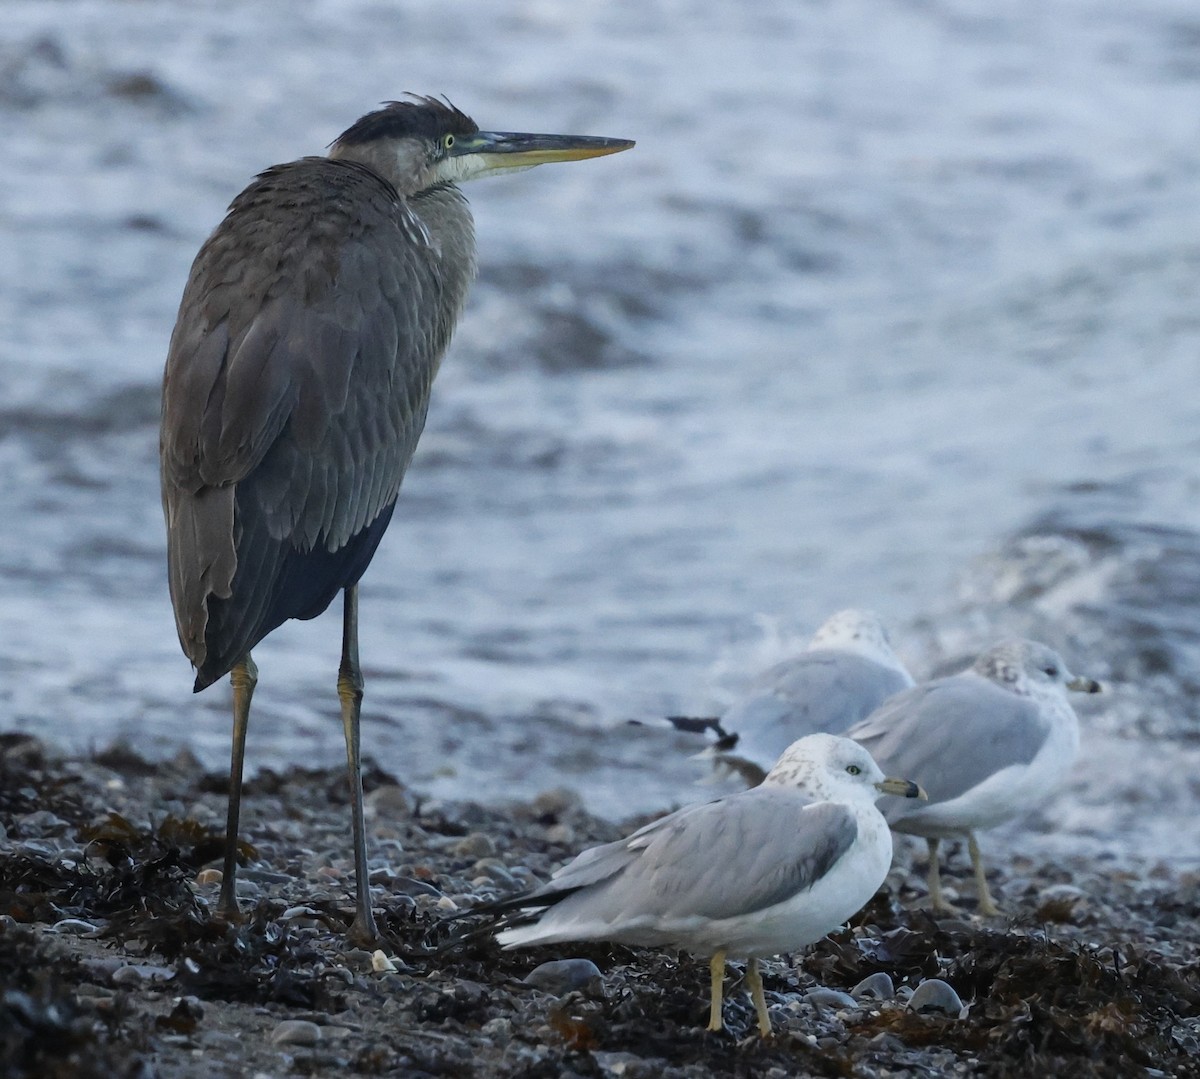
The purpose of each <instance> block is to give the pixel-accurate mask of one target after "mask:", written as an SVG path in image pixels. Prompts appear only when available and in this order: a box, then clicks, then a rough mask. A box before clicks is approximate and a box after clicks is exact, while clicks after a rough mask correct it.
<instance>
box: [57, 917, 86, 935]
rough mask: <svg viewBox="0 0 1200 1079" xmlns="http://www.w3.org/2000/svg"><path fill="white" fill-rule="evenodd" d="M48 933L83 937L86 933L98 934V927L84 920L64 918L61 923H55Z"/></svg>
mask: <svg viewBox="0 0 1200 1079" xmlns="http://www.w3.org/2000/svg"><path fill="white" fill-rule="evenodd" d="M48 931H49V932H51V933H62V934H63V935H64V936H68V937H82V936H83V935H84V934H85V933H94V932H96V927H95V926H94V925H92V923H91V922H85V921H84V920H83V919H82V918H64V919H63V920H62V921H61V922H55V923H54V924H53V925H52V926H51V927H50V929H49V930H48Z"/></svg>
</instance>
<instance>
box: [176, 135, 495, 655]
mask: <svg viewBox="0 0 1200 1079" xmlns="http://www.w3.org/2000/svg"><path fill="white" fill-rule="evenodd" d="M463 212H464V213H465V212H466V211H465V209H464V211H463ZM467 220H468V221H469V217H468V218H467ZM427 240H428V237H427V236H426V235H425V234H424V230H423V228H422V226H421V224H420V222H419V221H418V220H417V219H416V218H415V216H414V215H413V214H412V212H411V210H410V209H409V208H408V207H407V205H405V204H404V203H403V202H402V200H399V199H398V196H396V194H395V192H394V191H393V190H392V189H391V188H390V186H388V185H387V184H386V183H384V182H383V181H382V180H380V179H379V178H378V177H375V176H374V175H373V174H371V173H370V172H369V171H368V170H366V169H363V168H361V167H358V166H353V165H349V164H347V163H344V162H332V161H328V160H326V159H323V158H308V159H305V160H303V161H299V162H294V163H292V164H290V165H283V166H277V167H276V168H274V169H270V170H268V171H267V172H265V173H263V174H262V176H260V177H259V178H258V180H256V181H255V183H253V184H251V186H250V187H248V188H247V189H246V191H244V192H243V193H242V194H241V195H240V196H238V198H237V199H235V200H234V202H233V204H232V206H231V207H230V210H229V213H228V215H227V216H226V218H225V220H224V221H223V222H222V224H221V225H220V226H219V227H218V228H217V230H216V231H215V232H214V233H213V235H212V236H211V237H210V238H209V240H208V241H207V242H206V243H205V245H204V246H203V247H202V248H201V250H200V253H199V254H198V255H197V257H196V261H195V263H194V265H193V267H192V273H191V276H190V278H189V281H188V285H187V287H186V289H185V291H184V296H183V301H182V303H181V305H180V311H179V318H178V321H177V323H176V327H175V333H174V334H173V336H172V340H171V346H170V350H169V353H168V358H167V365H166V372H165V376H164V384H163V421H162V439H161V452H162V481H163V500H164V505H165V508H166V512H167V522H168V562H169V567H170V581H171V592H172V599H173V601H174V604H175V609H176V619H177V622H178V625H179V631H180V639H181V642H182V643H183V645H184V650H185V651H186V652H187V653H188V655H189V656H190V657H191V658H192V660H193V662H194V663H196V664H197V666H200V665H201V664H202V663H203V662H204V659H205V655H206V652H207V650H208V646H207V644H206V641H205V628H206V626H207V622H208V600H209V597H210V596H216V597H218V598H219V599H229V598H230V597H231V596H232V594H233V592H234V576H235V571H237V570H238V569H239V567H243V568H242V570H241V572H238V573H237V576H238V582H237V591H238V593H239V596H238V600H237V603H238V606H239V609H238V610H237V611H236V612H234V616H233V617H230V618H228V619H226V621H227V622H228V623H229V625H228V626H227V627H226V628H225V630H224V632H225V633H227V634H228V635H231V636H232V637H234V638H236V639H238V640H239V645H238V647H239V648H242V651H243V652H244V650H245V649H248V648H249V647H251V646H252V645H253V643H255V640H256V639H257V638H256V637H255V633H256V628H261V626H258V627H256V619H257V620H259V621H261V619H260V617H259V616H261V615H262V612H263V611H264V609H265V608H266V607H268V606H269V605H270V601H269V599H268V598H264V597H265V596H267V593H268V592H269V589H270V587H271V582H272V579H273V575H274V574H276V573H277V572H278V568H279V565H280V563H281V560H282V558H283V557H284V553H285V552H286V550H287V549H288V548H289V547H290V548H293V549H296V550H300V551H308V550H312V549H314V548H316V547H318V546H320V547H323V548H325V549H326V550H329V551H336V550H337V549H339V548H340V547H341V546H343V545H345V544H346V543H347V541H348V540H349V539H350V537H352V536H354V535H356V534H357V533H359V532H361V531H362V530H363V529H364V528H365V527H366V526H368V525H369V524H370V523H371V522H372V521H374V520H375V519H376V518H378V517H379V516H380V514H381V513H382V512H383V510H384V509H386V508H387V507H389V506H390V504H391V503H392V501H393V500H394V499H395V497H396V491H397V489H398V487H399V484H400V480H401V478H402V476H403V473H404V470H405V468H406V467H407V465H408V462H409V460H410V459H411V457H412V453H413V450H414V449H415V447H416V441H417V438H418V437H419V435H420V432H421V428H422V426H423V424H424V420H425V412H426V408H427V406H428V399H429V389H430V384H431V382H432V379H433V375H434V373H435V372H436V369H437V362H438V360H439V359H440V356H441V352H442V351H443V350H444V348H445V345H446V342H447V340H448V338H449V333H450V331H451V329H452V326H453V321H454V318H455V317H456V316H457V313H458V308H459V307H460V306H461V302H462V298H463V295H465V288H466V283H467V280H468V279H469V276H470V272H471V270H472V269H473V267H464V268H463V273H464V275H465V276H463V279H462V280H461V281H459V280H457V279H456V280H455V281H453V282H448V281H447V280H446V279H445V275H444V273H443V271H442V268H441V262H440V259H439V257H438V253H437V252H436V251H434V250H432V249H431V248H430V247H429V246H428V243H427V242H426V241H427ZM235 507H236V512H235ZM235 518H236V520H235ZM243 608H244V609H243ZM289 616H290V615H289ZM239 635H240V636H239ZM243 645H244V648H243V647H242V646H243ZM233 658H234V660H236V659H237V658H238V655H234V657H233Z"/></svg>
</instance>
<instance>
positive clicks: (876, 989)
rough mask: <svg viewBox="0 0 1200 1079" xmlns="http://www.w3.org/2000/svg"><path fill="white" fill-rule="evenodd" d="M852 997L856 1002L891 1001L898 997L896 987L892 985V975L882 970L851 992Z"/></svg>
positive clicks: (860, 983) (864, 980) (865, 979)
mask: <svg viewBox="0 0 1200 1079" xmlns="http://www.w3.org/2000/svg"><path fill="white" fill-rule="evenodd" d="M850 995H851V996H852V997H854V998H855V999H856V1000H891V999H892V997H894V996H895V995H896V987H895V986H894V985H892V979H891V977H890V975H888V974H886V973H885V972H884V971H882V970H880V971H877V972H876V973H875V974H872V975H870V976H869V977H867V978H864V979H863V980H862V981H861V982H859V983H858V985H856V986H855V987H854V988H853V989H851V990H850Z"/></svg>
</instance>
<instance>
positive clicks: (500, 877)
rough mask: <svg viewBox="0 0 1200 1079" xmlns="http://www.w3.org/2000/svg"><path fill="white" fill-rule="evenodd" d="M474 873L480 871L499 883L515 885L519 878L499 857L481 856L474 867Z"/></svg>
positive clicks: (472, 870) (472, 868)
mask: <svg viewBox="0 0 1200 1079" xmlns="http://www.w3.org/2000/svg"><path fill="white" fill-rule="evenodd" d="M471 872H472V873H480V874H483V875H485V876H486V877H488V879H489V880H493V881H495V882H496V883H497V884H507V885H510V886H511V885H515V884H516V883H517V878H516V877H514V876H513V875H512V874H511V873H510V872H509V871H508V866H506V865H505V864H504V863H503V862H502V861H500V859H499V858H480V859H479V861H477V862H476V863H475V864H474V865H473V866H472V867H471Z"/></svg>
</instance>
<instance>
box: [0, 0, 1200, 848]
mask: <svg viewBox="0 0 1200 1079" xmlns="http://www.w3.org/2000/svg"><path fill="white" fill-rule="evenodd" d="M501 8H502V9H503V10H500V9H501ZM5 18H6V22H7V24H8V25H7V32H6V34H5V36H4V38H3V40H2V41H0V137H2V138H3V143H4V146H5V154H4V155H3V157H2V158H0V236H2V244H3V249H4V251H5V257H4V258H3V259H0V327H2V329H3V333H2V334H0V391H2V396H0V510H2V511H3V517H4V527H3V533H2V534H3V543H0V679H2V681H0V727H3V728H9V729H11V728H17V729H31V730H36V731H39V732H43V733H51V734H52V735H53V736H55V737H57V738H58V739H59V740H61V741H62V742H63V743H65V744H67V745H72V746H85V745H89V744H97V743H104V742H107V741H109V740H111V739H112V738H113V737H115V736H125V737H128V738H130V739H131V740H135V741H136V742H137V743H138V744H139V745H141V746H142V747H143V748H144V749H146V750H147V751H149V752H153V753H168V752H171V751H173V750H174V749H175V748H176V747H178V746H179V745H180V744H181V743H186V744H188V745H190V746H192V747H193V748H194V749H195V750H196V751H198V752H199V753H200V754H201V755H202V756H203V757H204V758H205V760H206V761H208V762H209V763H210V764H212V765H214V766H220V765H222V764H223V762H224V760H225V757H226V754H227V742H228V728H229V720H228V716H227V700H226V692H227V691H226V690H224V689H222V688H217V689H213V690H210V691H209V692H208V693H206V694H204V695H202V696H199V697H193V696H192V695H191V694H190V692H189V690H190V682H191V679H190V675H189V671H188V667H187V664H186V661H185V660H184V659H183V657H182V655H181V654H180V652H179V649H178V645H177V642H176V640H175V634H174V626H173V623H172V619H171V613H170V607H169V601H168V599H167V594H166V587H165V580H164V570H163V558H164V552H163V530H162V525H161V520H160V510H159V504H158V493H157V473H156V468H157V465H156V423H157V408H158V384H159V380H160V377H161V368H162V362H163V357H164V353H165V348H166V342H167V339H168V336H169V334H170V329H171V326H172V324H173V320H174V316H175V308H176V305H177V303H178V299H179V294H180V291H181V290H182V286H183V282H184V280H185V278H186V275H187V270H188V266H189V264H190V261H191V259H192V257H193V255H194V254H195V251H196V249H197V247H198V246H199V244H200V243H201V241H202V240H203V238H204V236H205V235H206V234H207V232H208V231H209V230H210V229H211V228H212V227H213V226H214V225H215V224H216V222H217V221H218V220H219V219H220V217H221V215H222V213H223V210H224V207H225V205H226V204H227V203H228V201H229V200H230V199H231V198H232V197H233V195H235V194H236V193H237V192H238V191H239V190H240V189H241V188H242V187H243V186H244V185H245V183H246V182H247V181H248V180H249V178H250V177H251V176H252V175H253V174H254V172H256V171H257V170H259V169H260V168H262V167H264V166H266V165H268V164H271V163H273V162H276V161H282V160H288V159H291V158H294V157H298V156H301V155H304V154H308V153H317V152H321V150H322V148H323V147H324V146H325V144H326V143H328V142H329V141H330V139H332V138H333V137H334V136H335V135H336V134H337V133H338V132H339V131H340V130H342V129H343V128H344V127H346V126H347V125H348V124H349V123H350V122H351V121H352V120H353V119H354V118H356V117H357V116H358V115H359V114H361V113H362V112H364V111H366V110H367V109H369V108H370V107H372V106H373V105H374V103H376V102H377V101H380V100H383V99H387V98H394V97H396V96H398V95H400V94H401V93H403V92H405V91H408V90H413V91H419V92H429V93H442V92H444V93H446V94H448V95H449V96H450V97H451V98H452V99H453V100H454V101H455V103H456V104H458V105H460V106H461V107H462V108H464V109H465V110H466V111H467V112H469V113H471V114H472V115H473V116H474V117H475V119H476V120H477V121H479V122H480V124H481V125H482V126H484V127H493V128H502V129H510V130H512V129H516V130H548V131H574V132H580V133H591V134H606V135H616V136H625V137H630V138H635V139H637V140H638V146H637V148H636V150H634V151H633V152H631V153H628V154H623V155H620V156H619V157H613V158H606V159H603V160H599V161H593V162H586V163H581V164H578V165H570V166H558V167H553V168H548V169H538V170H536V171H534V172H532V173H526V174H522V175H520V176H514V177H509V178H504V179H499V180H494V181H490V182H488V183H486V184H485V183H480V184H477V185H473V186H471V187H469V188H468V189H467V193H468V195H469V197H470V198H471V201H472V204H473V206H474V209H475V215H476V220H477V231H478V238H479V249H480V262H481V266H482V272H481V277H480V280H479V282H478V284H477V286H476V288H475V290H474V292H473V294H472V298H471V302H470V306H469V309H468V311H467V314H466V316H465V318H464V320H463V322H462V324H461V326H460V328H459V331H458V335H457V338H456V340H455V342H454V344H453V346H452V348H451V353H450V356H449V357H448V359H447V362H446V363H445V365H444V367H443V369H442V373H441V374H440V376H439V380H438V384H437V387H436V390H435V400H434V405H433V409H432V412H431V415H430V419H429V424H428V427H427V429H426V432H425V436H424V439H423V441H422V443H421V447H420V450H419V452H418V454H417V457H416V460H415V461H414V463H413V467H412V469H411V470H410V472H409V475H408V477H407V479H406V481H405V487H404V490H403V492H402V496H401V504H400V509H399V510H398V512H397V514H396V518H395V523H394V525H393V527H392V529H391V531H390V533H389V535H388V537H387V539H386V540H385V542H384V544H383V546H382V548H381V549H380V552H379V554H378V556H377V557H376V559H375V562H374V564H373V565H372V567H371V570H370V572H369V573H368V575H367V577H366V578H365V580H364V582H363V588H362V615H363V627H362V637H363V656H364V664H365V666H366V674H367V679H368V686H367V697H366V703H365V713H364V723H365V729H364V744H365V747H366V749H367V751H368V753H369V754H371V755H373V756H375V757H376V758H377V759H378V760H379V761H380V763H381V764H382V765H383V766H384V767H385V768H387V769H389V770H391V771H393V772H395V773H396V774H398V775H400V776H401V777H403V778H404V779H406V780H408V781H410V782H412V783H414V784H416V785H418V786H420V787H422V788H424V789H426V790H431V791H433V792H435V793H437V794H446V795H457V796H462V795H469V796H475V797H486V798H498V797H503V796H505V795H507V794H509V793H514V794H529V793H532V792H534V791H536V790H539V789H542V788H545V787H548V786H553V785H555V784H560V783H566V784H569V785H573V786H577V787H579V788H580V789H581V790H583V791H584V793H585V795H586V796H587V798H588V800H589V802H590V803H591V804H592V805H593V806H595V807H596V808H598V809H600V810H602V811H606V812H611V813H615V814H622V813H626V812H629V811H632V810H634V809H642V808H649V807H653V806H657V805H662V804H664V803H666V802H669V801H672V800H677V799H680V798H691V797H695V796H697V795H698V794H699V793H703V792H702V791H696V790H695V789H694V788H693V787H692V786H691V780H692V778H693V777H694V776H695V775H696V768H695V765H693V764H691V763H689V762H688V761H687V760H686V759H685V756H686V754H685V749H686V747H685V745H684V744H683V743H680V742H673V741H671V740H669V739H667V738H666V736H665V735H655V734H653V733H650V732H643V733H642V735H641V737H640V738H639V737H635V736H634V735H633V733H631V732H630V731H628V730H627V729H625V728H623V727H622V726H621V724H622V722H623V721H624V720H625V719H627V718H631V717H643V718H645V717H653V716H656V715H660V714H662V713H664V712H668V711H670V712H676V711H691V712H696V711H705V710H710V709H714V708H718V707H720V706H721V705H723V704H724V703H727V702H728V701H729V700H730V699H731V696H732V695H733V694H735V693H736V692H737V690H738V688H739V686H740V685H742V684H744V682H745V680H746V679H747V677H748V676H749V675H750V674H751V673H753V670H754V668H755V666H757V665H760V664H761V663H763V662H765V661H767V660H768V659H770V658H774V656H775V654H777V653H778V652H779V651H780V650H781V649H784V648H786V646H787V644H788V642H789V641H794V640H795V639H797V638H798V637H802V636H803V635H804V634H805V633H807V632H808V631H809V630H810V629H811V628H812V627H813V626H814V625H815V624H816V623H818V622H819V621H821V620H822V619H823V618H824V617H825V616H826V615H827V614H828V613H829V612H830V611H832V610H833V609H835V608H837V607H841V606H846V605H851V604H855V605H868V606H872V607H874V608H876V609H877V610H879V611H880V612H881V613H883V614H884V616H885V617H886V618H887V619H888V621H889V622H890V623H891V624H892V625H893V627H894V637H895V639H896V643H897V645H898V649H899V651H900V652H901V653H902V654H903V655H904V656H905V657H906V658H907V659H908V660H909V661H910V663H911V665H912V666H913V668H914V670H915V672H916V673H917V674H918V676H924V675H927V674H929V673H931V672H933V671H935V670H937V669H939V668H944V667H945V666H947V665H951V664H953V663H955V662H961V661H962V660H963V659H964V657H967V656H969V655H971V654H972V653H974V652H975V651H977V650H978V649H979V648H981V647H982V646H984V645H986V644H988V643H990V642H991V641H992V640H993V639H994V638H996V637H997V636H999V635H1001V634H1003V633H1008V632H1036V633H1038V634H1039V635H1041V636H1043V637H1044V638H1046V639H1048V640H1049V641H1050V642H1051V643H1053V644H1056V645H1058V646H1060V647H1061V648H1063V649H1064V651H1066V652H1067V653H1068V655H1069V658H1070V660H1071V662H1072V666H1073V667H1075V668H1077V669H1080V670H1083V671H1086V672H1088V673H1095V674H1098V675H1099V676H1101V677H1104V678H1107V679H1109V680H1110V681H1111V682H1112V685H1113V689H1114V692H1113V693H1112V694H1111V695H1110V696H1109V697H1108V698H1107V699H1106V700H1105V701H1104V702H1103V703H1102V704H1093V703H1091V702H1089V706H1088V707H1089V713H1088V716H1087V724H1088V727H1089V737H1088V738H1087V739H1086V741H1085V749H1087V753H1086V754H1085V759H1084V761H1083V762H1082V763H1081V766H1080V771H1079V776H1078V780H1077V782H1076V783H1075V784H1074V785H1073V786H1072V788H1071V789H1070V791H1069V792H1068V793H1067V795H1065V796H1064V797H1063V798H1060V799H1059V800H1058V801H1057V802H1056V803H1055V805H1054V807H1053V809H1052V815H1051V816H1045V815H1043V817H1042V818H1041V820H1042V824H1043V826H1044V827H1046V828H1049V827H1050V825H1051V824H1052V823H1053V822H1054V821H1056V820H1059V819H1065V820H1066V821H1067V823H1068V825H1069V833H1070V836H1071V837H1072V838H1071V841H1072V842H1075V841H1077V839H1078V837H1079V836H1081V835H1088V836H1092V837H1094V838H1095V841H1096V842H1098V843H1103V844H1107V845H1108V846H1110V847H1112V848H1113V849H1115V850H1117V851H1118V852H1119V851H1121V850H1123V849H1126V847H1132V846H1133V845H1135V844H1139V845H1140V849H1142V850H1146V849H1152V850H1158V851H1161V852H1162V853H1164V854H1165V855H1167V856H1173V855H1174V854H1175V853H1176V852H1175V851H1174V846H1173V842H1174V840H1173V838H1172V835H1171V828H1170V822H1171V821H1172V819H1173V815H1174V814H1178V813H1181V812H1189V813H1194V812H1195V808H1196V801H1197V800H1198V799H1200V793H1198V792H1197V790H1196V789H1195V786H1196V785H1195V783H1194V781H1190V780H1188V779H1187V776H1186V774H1185V771H1180V772H1179V774H1178V775H1173V778H1172V779H1171V780H1170V781H1169V782H1165V783H1163V782H1158V781H1157V780H1156V779H1155V778H1154V777H1155V775H1156V773H1155V770H1154V769H1153V767H1152V766H1151V764H1150V763H1147V764H1145V765H1144V766H1138V765H1135V766H1133V767H1132V768H1130V767H1129V766H1128V764H1127V761H1128V759H1129V758H1130V757H1131V756H1132V757H1134V758H1135V759H1136V760H1139V761H1147V762H1153V761H1154V760H1157V759H1158V758H1157V757H1155V755H1154V753H1153V750H1155V749H1157V748H1158V747H1159V746H1160V745H1162V744H1164V742H1165V743H1166V744H1168V745H1169V746H1170V747H1171V749H1170V752H1171V754H1172V757H1171V759H1172V761H1173V762H1192V763H1194V762H1193V761H1192V757H1191V756H1189V754H1194V753H1195V752H1196V748H1195V747H1196V744H1197V732H1198V731H1200V724H1198V722H1197V717H1196V714H1195V708H1194V705H1193V704H1192V701H1193V700H1194V697H1195V690H1196V688H1197V687H1198V686H1200V609H1198V607H1197V600H1198V598H1200V545H1198V544H1197V537H1196V531H1195V530H1196V529H1197V528H1200V498H1198V497H1197V494H1198V492H1197V488H1198V485H1200V465H1198V460H1200V453H1198V449H1200V393H1197V383H1198V381H1200V304H1198V302H1197V296H1198V293H1200V288H1198V284H1200V228H1198V225H1197V221H1198V210H1197V208H1198V207H1200V137H1198V136H1200V14H1198V13H1197V12H1196V9H1195V7H1194V4H1192V3H1190V2H1183V0H1179V2H1171V0H1144V2H1129V0H1124V2H1116V0H1111V2H1104V0H1100V2H1089V3H1082V2H1079V3H1062V4H1055V5H1045V4H1042V3H1040V2H1035V0H1023V2H1018V3H1013V4H1009V5H1005V6H1004V8H1003V10H1002V11H992V12H986V13H982V9H981V8H980V6H979V5H976V4H970V3H966V2H954V0H950V2H945V3H911V2H905V0H882V2H871V3H866V2H862V3H854V2H851V3H847V4H836V5H834V4H822V3H807V4H797V3H793V2H791V0H762V2H755V3H744V4H737V5H733V4H729V5H713V4H709V3H705V2H701V0H674V2H661V3H646V2H643V0H625V2H616V3H603V4H601V3H588V2H584V3H575V4H569V5H568V4H557V3H549V2H529V3H521V4H512V5H492V4H484V3H479V2H475V3H445V4H437V5H430V4H418V3H396V4H383V3H378V2H360V0H326V2H323V3H321V2H313V3H306V4H294V3H290V2H289V3H285V2H282V0H279V2H273V3H272V2H264V3H259V4H254V5H246V4H241V3H232V2H228V3H215V4H209V5H190V4H182V3H170V2H161V3H156V4H131V3H118V2H105V0H91V2H87V0H64V2H61V3H54V4H48V3H44V4H26V5H13V6H10V7H9V8H8V9H6V14H5ZM339 631H340V623H339V619H338V618H337V615H336V613H332V612H331V613H330V614H329V615H326V616H325V617H324V618H321V619H318V620H317V621H315V622H312V623H304V624H301V623H290V624H289V625H288V626H286V627H285V628H283V629H281V630H280V631H278V632H276V633H275V634H274V635H273V636H272V637H271V638H270V639H269V640H268V641H267V642H265V643H264V644H263V645H262V646H261V647H260V648H259V649H258V650H256V658H257V659H258V662H259V666H260V670H261V681H260V684H259V690H258V695H257V697H256V700H255V717H254V723H253V725H252V729H251V736H250V747H249V755H250V760H251V763H252V765H255V766H261V765H263V764H268V763H269V764H278V763H281V762H287V761H295V760H312V759H315V758H318V757H319V758H321V759H331V760H332V759H337V758H338V756H340V754H341V747H340V739H341V734H340V725H339V724H338V722H337V719H336V696H335V693H334V678H335V668H336V663H337V656H338V647H339V641H338V634H339ZM1131 740H1132V741H1133V743H1134V744H1136V745H1137V746H1138V747H1139V752H1138V753H1134V754H1130V753H1129V745H1130V742H1131ZM1141 749H1146V750H1148V751H1149V752H1141V751H1140V750H1141ZM1116 762H1120V764H1119V765H1118V764H1117V763H1116ZM1179 766H1180V765H1178V764H1176V765H1175V767H1179ZM1189 767H1190V764H1189ZM1113 768H1118V770H1120V771H1121V775H1122V779H1121V783H1122V784H1123V786H1122V791H1123V792H1124V793H1123V794H1122V797H1121V799H1119V800H1118V801H1119V807H1117V808H1114V804H1115V803H1114V799H1113V798H1112V796H1111V795H1112V791H1111V780H1112V769H1113ZM1191 774H1195V773H1194V771H1193V772H1192V773H1191ZM1053 840H1054V835H1053V832H1048V833H1047V835H1046V837H1044V841H1045V842H1047V843H1049V842H1052V841H1053Z"/></svg>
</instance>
